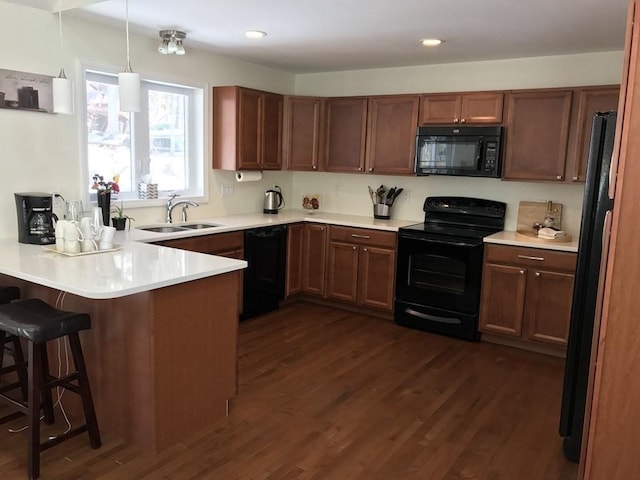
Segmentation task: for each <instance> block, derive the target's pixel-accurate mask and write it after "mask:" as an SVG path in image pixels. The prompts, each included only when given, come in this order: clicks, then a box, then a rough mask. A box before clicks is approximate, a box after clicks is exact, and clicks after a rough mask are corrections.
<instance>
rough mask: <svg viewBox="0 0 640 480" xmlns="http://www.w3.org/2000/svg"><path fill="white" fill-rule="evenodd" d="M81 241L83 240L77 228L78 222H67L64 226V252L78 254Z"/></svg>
mask: <svg viewBox="0 0 640 480" xmlns="http://www.w3.org/2000/svg"><path fill="white" fill-rule="evenodd" d="M82 240H84V237H83V235H82V232H81V231H80V229H79V228H78V222H70V221H67V222H66V224H65V226H64V251H65V252H68V253H80V250H81V249H80V242H81V241H82ZM56 248H57V247H56Z"/></svg>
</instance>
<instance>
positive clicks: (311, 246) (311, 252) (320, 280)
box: [302, 223, 328, 296]
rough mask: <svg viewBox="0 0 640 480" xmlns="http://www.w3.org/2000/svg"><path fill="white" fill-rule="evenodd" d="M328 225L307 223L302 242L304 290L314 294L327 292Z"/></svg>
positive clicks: (322, 294) (320, 294)
mask: <svg viewBox="0 0 640 480" xmlns="http://www.w3.org/2000/svg"><path fill="white" fill-rule="evenodd" d="M327 231H328V227H327V226H326V225H324V224H320V223H306V224H305V225H304V231H303V237H302V240H303V243H302V251H303V258H302V291H303V292H305V293H311V294H314V295H319V296H324V294H325V270H326V259H327V253H326V251H327V238H328V236H327Z"/></svg>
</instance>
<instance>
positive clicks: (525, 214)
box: [518, 201, 562, 232]
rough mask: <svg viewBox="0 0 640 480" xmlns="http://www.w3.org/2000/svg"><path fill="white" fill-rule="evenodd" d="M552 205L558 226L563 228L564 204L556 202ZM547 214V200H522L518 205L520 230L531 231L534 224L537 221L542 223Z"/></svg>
mask: <svg viewBox="0 0 640 480" xmlns="http://www.w3.org/2000/svg"><path fill="white" fill-rule="evenodd" d="M552 206H553V210H554V212H555V217H556V219H557V223H558V228H559V229H560V230H562V204H561V203H555V202H554V203H553V204H552ZM546 215H547V202H527V201H522V202H520V204H519V205H518V231H519V232H531V229H532V227H533V224H534V223H536V222H538V223H542V221H543V220H544V217H545V216H546Z"/></svg>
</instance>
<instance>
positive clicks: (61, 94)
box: [51, 11, 73, 113]
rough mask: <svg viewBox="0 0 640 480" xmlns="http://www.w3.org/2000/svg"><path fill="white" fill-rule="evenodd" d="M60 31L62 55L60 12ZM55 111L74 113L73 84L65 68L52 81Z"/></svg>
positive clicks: (61, 68)
mask: <svg viewBox="0 0 640 480" xmlns="http://www.w3.org/2000/svg"><path fill="white" fill-rule="evenodd" d="M58 30H59V32H60V53H61V56H62V53H63V52H64V42H63V40H62V12H61V11H59V12H58ZM51 86H52V88H53V111H54V112H55V113H73V82H72V81H71V80H69V79H68V78H67V75H66V74H65V73H64V67H60V73H59V74H58V76H57V77H55V78H54V79H53V80H52V84H51Z"/></svg>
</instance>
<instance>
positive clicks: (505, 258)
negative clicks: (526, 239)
mask: <svg viewBox="0 0 640 480" xmlns="http://www.w3.org/2000/svg"><path fill="white" fill-rule="evenodd" d="M576 259H577V255H576V254H575V253H571V252H558V251H556V250H545V249H542V248H529V247H511V246H504V245H485V248H484V261H485V262H486V263H507V264H509V265H519V266H523V267H540V268H541V267H544V268H550V269H553V270H562V271H566V272H574V271H575V269H576Z"/></svg>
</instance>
